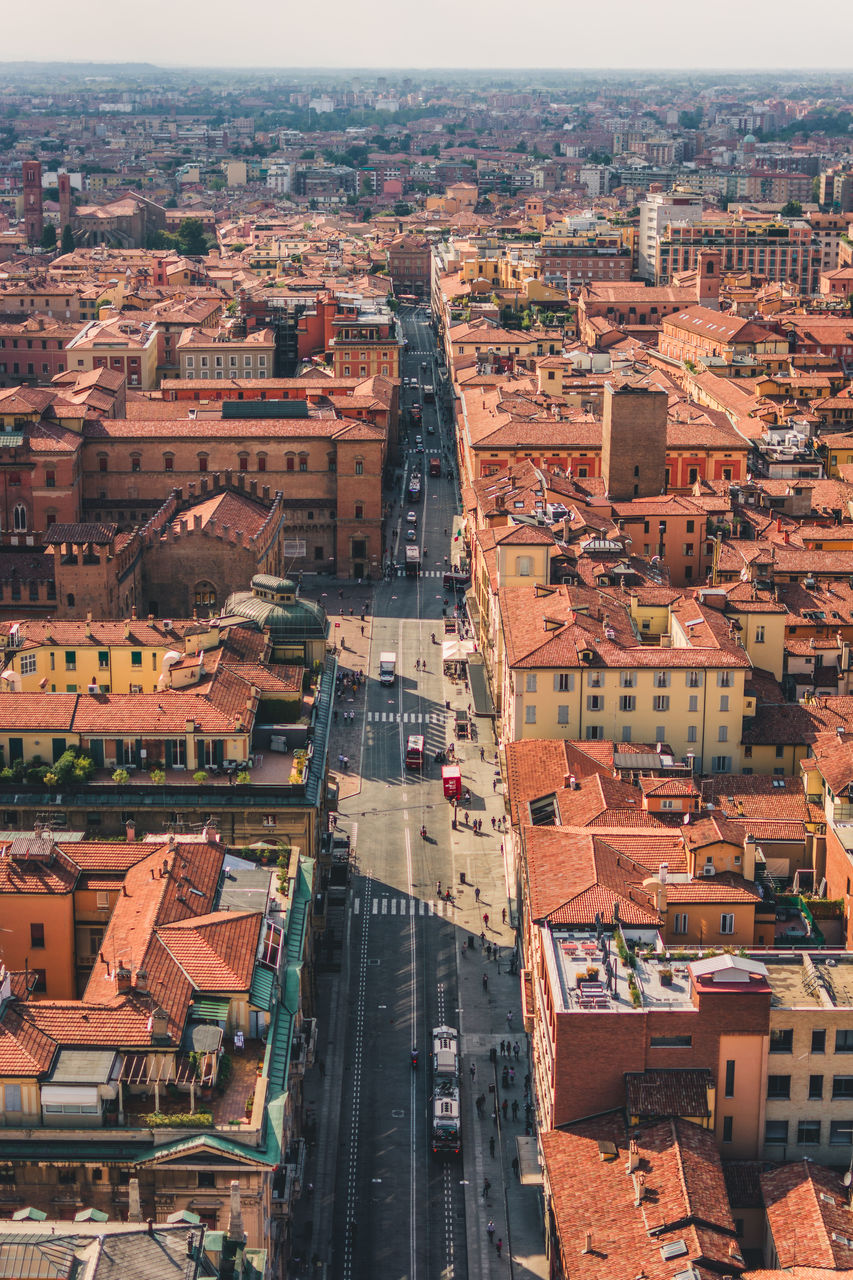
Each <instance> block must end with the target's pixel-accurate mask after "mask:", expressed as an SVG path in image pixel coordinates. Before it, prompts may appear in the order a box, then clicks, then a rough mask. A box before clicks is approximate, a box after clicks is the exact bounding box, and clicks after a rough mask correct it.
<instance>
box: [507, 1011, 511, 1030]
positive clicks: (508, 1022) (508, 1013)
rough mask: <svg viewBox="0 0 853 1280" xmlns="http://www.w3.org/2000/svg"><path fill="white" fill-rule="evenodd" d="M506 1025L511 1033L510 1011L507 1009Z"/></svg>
mask: <svg viewBox="0 0 853 1280" xmlns="http://www.w3.org/2000/svg"><path fill="white" fill-rule="evenodd" d="M506 1025H507V1026H508V1027H509V1029H510V1031H512V1009H507V1011H506Z"/></svg>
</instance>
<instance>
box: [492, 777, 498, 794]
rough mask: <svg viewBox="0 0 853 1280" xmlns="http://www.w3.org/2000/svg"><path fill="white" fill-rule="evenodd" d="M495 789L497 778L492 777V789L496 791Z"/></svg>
mask: <svg viewBox="0 0 853 1280" xmlns="http://www.w3.org/2000/svg"><path fill="white" fill-rule="evenodd" d="M497 789H498V780H497V778H492V790H493V791H497Z"/></svg>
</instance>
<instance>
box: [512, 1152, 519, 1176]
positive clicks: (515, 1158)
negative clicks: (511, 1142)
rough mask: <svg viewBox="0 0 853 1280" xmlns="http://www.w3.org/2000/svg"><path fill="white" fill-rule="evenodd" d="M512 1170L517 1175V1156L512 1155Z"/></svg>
mask: <svg viewBox="0 0 853 1280" xmlns="http://www.w3.org/2000/svg"><path fill="white" fill-rule="evenodd" d="M512 1171H513V1173H514V1174H515V1176H516V1177H518V1156H513V1157H512Z"/></svg>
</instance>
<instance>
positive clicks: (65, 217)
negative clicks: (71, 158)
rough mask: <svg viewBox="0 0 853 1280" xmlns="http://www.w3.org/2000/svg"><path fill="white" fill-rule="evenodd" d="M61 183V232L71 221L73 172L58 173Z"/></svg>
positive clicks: (58, 179)
mask: <svg viewBox="0 0 853 1280" xmlns="http://www.w3.org/2000/svg"><path fill="white" fill-rule="evenodd" d="M56 176H57V181H58V184H59V234H60V236H61V235H62V232H63V231H64V230H65V228H66V227H67V226H68V224H69V223H70V222H71V174H70V173H59V174H57V175H56Z"/></svg>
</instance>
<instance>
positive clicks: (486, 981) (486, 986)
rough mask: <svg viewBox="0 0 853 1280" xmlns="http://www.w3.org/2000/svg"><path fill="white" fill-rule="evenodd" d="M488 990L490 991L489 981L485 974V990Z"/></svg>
mask: <svg viewBox="0 0 853 1280" xmlns="http://www.w3.org/2000/svg"><path fill="white" fill-rule="evenodd" d="M488 989H489V979H488V978H487V977H486V975H485V974H483V990H484V991H488Z"/></svg>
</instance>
